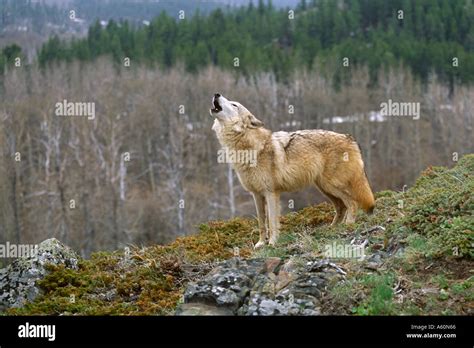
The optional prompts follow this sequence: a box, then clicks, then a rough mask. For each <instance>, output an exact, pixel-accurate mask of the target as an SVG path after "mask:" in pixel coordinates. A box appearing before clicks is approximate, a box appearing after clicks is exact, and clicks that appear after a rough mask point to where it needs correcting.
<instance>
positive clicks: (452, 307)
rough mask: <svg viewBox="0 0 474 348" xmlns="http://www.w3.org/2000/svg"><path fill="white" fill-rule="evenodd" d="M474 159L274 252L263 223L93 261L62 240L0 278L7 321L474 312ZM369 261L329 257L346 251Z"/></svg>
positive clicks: (310, 222) (317, 226)
mask: <svg viewBox="0 0 474 348" xmlns="http://www.w3.org/2000/svg"><path fill="white" fill-rule="evenodd" d="M473 173H474V155H468V156H465V157H464V158H463V159H462V160H461V161H460V163H459V164H458V165H457V166H455V167H454V168H452V169H447V168H437V167H433V168H428V169H427V170H426V171H425V172H424V173H422V175H421V176H420V178H419V179H418V181H417V182H416V184H415V185H414V186H413V187H412V188H410V189H409V190H408V191H406V192H393V191H384V192H379V193H377V195H376V198H377V200H376V209H375V213H374V214H373V215H371V216H366V215H364V214H362V213H361V214H360V215H359V216H358V221H357V223H356V224H350V225H339V226H336V227H331V226H329V223H330V221H331V220H332V217H333V211H332V207H331V206H330V205H328V204H320V205H317V206H314V207H308V208H305V209H303V210H301V211H299V212H294V213H290V214H288V215H286V216H283V217H282V219H281V223H282V235H281V238H280V240H279V242H278V244H277V245H276V246H275V247H269V246H267V247H264V248H263V249H259V250H257V251H256V250H254V249H253V243H254V242H255V241H256V239H257V238H258V232H257V226H256V221H254V220H253V219H242V218H237V219H233V220H230V221H227V222H223V221H214V222H209V223H207V224H203V225H201V226H200V233H198V234H196V235H194V236H189V237H183V238H180V239H178V240H176V241H175V242H173V243H171V244H170V245H166V246H152V247H148V248H139V247H135V246H130V247H128V248H125V249H123V250H117V251H114V252H100V253H96V254H94V255H93V256H92V257H91V259H89V260H84V259H81V258H80V257H79V256H77V255H76V254H75V253H74V251H73V250H71V249H70V248H68V247H67V246H64V245H62V244H61V243H60V242H59V241H57V240H55V239H50V240H47V241H44V242H43V243H41V244H40V245H39V249H38V253H37V254H36V255H32V256H31V257H29V258H22V259H16V260H15V261H14V262H13V263H11V264H10V265H9V266H8V267H7V268H4V269H1V270H0V314H3V315H37V314H40V315H174V314H178V315H328V314H343V315H418V314H419V315H423V314H437V315H454V314H459V315H472V314H474V291H473V288H474V287H473V283H474V267H473V265H474V262H473V259H474V235H473V230H474V220H473V215H474V214H473V212H474V198H473V195H472V193H473V192H474V178H473V176H474V175H473ZM347 246H349V249H346V252H347V250H349V251H350V250H358V251H361V250H363V251H364V252H363V255H360V254H357V257H348V256H347V255H345V256H344V255H343V257H341V255H337V254H334V255H328V247H332V248H333V249H331V250H339V249H337V248H338V247H347Z"/></svg>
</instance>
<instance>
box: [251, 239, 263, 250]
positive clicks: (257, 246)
mask: <svg viewBox="0 0 474 348" xmlns="http://www.w3.org/2000/svg"><path fill="white" fill-rule="evenodd" d="M264 245H265V241H263V240H259V241H258V242H257V244H255V246H254V248H255V249H258V248H261V247H263V246H264Z"/></svg>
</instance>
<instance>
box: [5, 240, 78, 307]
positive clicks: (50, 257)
mask: <svg viewBox="0 0 474 348" xmlns="http://www.w3.org/2000/svg"><path fill="white" fill-rule="evenodd" d="M78 261H79V256H78V255H77V254H76V253H75V252H74V251H73V250H72V249H71V248H69V247H67V246H65V245H63V244H62V243H61V242H59V241H58V240H57V239H55V238H51V239H47V240H45V241H43V242H42V243H40V244H39V245H38V248H37V250H36V252H35V253H32V254H31V255H29V256H28V257H24V258H18V259H16V260H14V261H13V262H12V263H11V264H10V265H8V266H7V267H6V268H3V269H0V311H4V310H5V309H8V308H18V307H22V306H24V305H25V304H26V303H27V302H31V301H34V300H35V299H36V297H38V295H39V294H40V293H41V290H40V289H39V288H38V287H37V285H36V283H37V281H38V280H40V279H43V278H44V277H45V276H46V275H47V274H48V271H47V269H46V266H47V265H50V264H52V265H65V266H66V267H68V268H72V269H77V264H78Z"/></svg>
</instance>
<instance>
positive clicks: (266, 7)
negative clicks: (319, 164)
mask: <svg viewBox="0 0 474 348" xmlns="http://www.w3.org/2000/svg"><path fill="white" fill-rule="evenodd" d="M473 23H474V5H473V3H472V1H468V0H459V1H450V0H415V1H412V0H392V1H385V0H339V1H333V0H302V1H301V3H300V4H299V5H298V6H297V8H296V9H294V10H292V9H288V8H286V9H281V8H276V7H274V6H273V5H272V2H271V1H268V2H264V1H263V0H260V1H258V3H257V4H254V3H253V2H251V3H250V4H249V5H248V6H246V7H240V8H238V9H235V10H232V11H223V10H221V9H216V10H214V11H212V12H211V13H210V14H209V15H207V16H206V15H202V14H199V13H195V14H194V15H191V14H189V13H188V14H184V15H183V16H182V17H181V14H180V13H179V12H177V13H175V14H174V15H170V14H167V13H165V12H162V13H161V14H160V15H159V16H157V17H156V18H155V19H153V20H152V21H151V23H150V24H149V25H148V26H139V27H137V26H134V25H132V24H130V23H129V22H127V21H115V20H111V21H109V23H108V24H107V25H106V26H103V25H101V24H100V23H99V22H96V23H95V24H93V25H92V26H91V27H90V29H89V32H88V35H87V37H86V38H82V39H73V40H69V41H66V40H60V39H59V38H58V37H52V38H51V39H50V40H49V41H48V42H47V43H45V44H44V46H43V47H42V49H41V50H40V52H39V56H38V60H39V62H40V64H41V65H42V66H46V65H48V64H51V63H52V62H57V61H72V60H80V61H90V60H94V59H96V58H97V57H99V56H102V55H111V56H112V57H113V58H114V59H115V61H116V62H118V63H122V62H123V60H124V58H126V57H128V58H130V59H131V60H132V61H134V62H138V63H144V64H149V65H154V64H157V65H159V66H162V67H168V68H169V67H171V66H175V65H176V64H183V65H184V66H185V68H186V69H187V71H190V72H195V71H198V70H199V69H201V68H203V67H205V66H207V65H217V66H220V67H222V68H225V69H234V68H236V67H238V70H239V73H245V74H252V73H255V72H258V71H267V72H268V71H272V72H274V73H275V74H276V76H277V77H278V78H281V79H285V78H287V77H288V76H289V75H290V74H291V72H292V71H293V70H294V69H295V68H296V67H305V68H312V67H314V65H315V63H316V62H321V63H322V64H324V65H329V64H331V65H334V67H335V69H334V70H335V72H334V76H333V78H334V82H335V83H336V84H340V83H341V82H344V79H345V78H346V76H345V75H346V71H345V69H343V68H344V65H343V64H342V62H343V59H344V58H348V61H347V63H348V64H350V65H355V66H362V65H366V66H368V67H369V72H370V73H371V76H372V77H373V79H372V80H373V81H376V75H377V71H378V70H379V69H380V68H382V67H385V68H387V67H391V66H396V65H400V64H403V65H405V66H408V67H410V68H411V70H412V72H413V74H414V75H415V76H416V77H417V78H420V79H421V80H422V81H424V82H426V81H427V79H428V78H429V77H430V75H431V74H432V73H436V74H437V76H439V77H440V78H441V79H442V80H443V81H446V82H448V83H450V84H451V85H452V86H453V85H454V84H455V83H457V82H460V83H467V82H472V81H473V80H474V53H473V49H474V26H473Z"/></svg>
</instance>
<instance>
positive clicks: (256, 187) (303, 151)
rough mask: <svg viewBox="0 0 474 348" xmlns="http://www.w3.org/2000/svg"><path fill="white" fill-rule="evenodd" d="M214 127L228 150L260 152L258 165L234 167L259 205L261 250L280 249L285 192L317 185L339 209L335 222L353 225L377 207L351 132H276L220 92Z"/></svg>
mask: <svg viewBox="0 0 474 348" xmlns="http://www.w3.org/2000/svg"><path fill="white" fill-rule="evenodd" d="M212 106H213V107H212V109H210V113H211V116H213V117H215V120H214V125H213V127H212V129H213V130H214V131H215V132H216V135H217V138H218V139H219V142H220V144H221V145H222V147H223V148H224V149H225V150H226V151H233V152H239V153H242V151H249V152H252V151H253V152H254V153H255V154H256V161H254V163H248V162H246V161H235V162H234V163H232V166H233V168H234V170H235V171H236V173H237V175H238V177H239V180H240V182H241V184H242V186H243V187H244V188H245V189H246V190H247V191H249V192H251V193H252V195H253V197H254V200H255V205H256V207H257V216H258V224H259V230H260V239H259V241H258V243H257V244H256V245H255V247H256V248H258V247H261V246H263V245H265V243H266V241H267V236H268V237H269V244H270V245H275V243H276V241H277V239H278V233H279V229H280V224H279V215H280V193H281V192H289V191H296V190H299V189H302V188H304V187H306V186H309V185H314V186H316V187H317V188H318V189H319V190H320V191H321V192H322V193H323V194H324V195H325V196H326V197H327V198H328V199H329V200H331V202H332V203H333V204H334V207H335V208H336V216H335V217H334V220H333V222H332V224H337V223H339V222H343V223H353V222H355V216H356V213H357V210H358V209H359V208H362V209H363V210H365V211H366V212H368V213H371V212H372V211H373V209H374V204H375V203H374V195H373V193H372V190H371V188H370V186H369V183H368V181H367V176H366V174H365V171H364V162H363V161H362V155H361V153H360V149H359V146H358V145H357V143H356V142H355V140H354V139H353V138H352V137H351V136H350V135H346V134H339V133H335V132H330V131H326V130H319V129H318V130H300V131H296V132H272V131H270V130H268V129H266V128H264V127H263V123H262V122H261V121H260V120H258V119H257V118H256V117H255V116H254V115H253V114H252V113H251V112H250V111H249V110H247V109H246V108H245V107H244V106H243V105H242V104H240V103H238V102H235V101H229V100H227V99H226V98H224V97H223V96H222V95H220V94H218V93H217V94H215V95H214V98H213V100H212Z"/></svg>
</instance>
